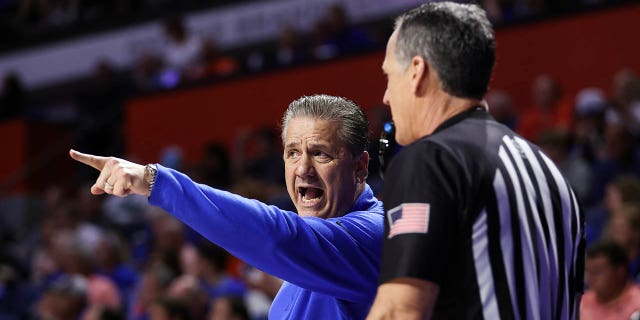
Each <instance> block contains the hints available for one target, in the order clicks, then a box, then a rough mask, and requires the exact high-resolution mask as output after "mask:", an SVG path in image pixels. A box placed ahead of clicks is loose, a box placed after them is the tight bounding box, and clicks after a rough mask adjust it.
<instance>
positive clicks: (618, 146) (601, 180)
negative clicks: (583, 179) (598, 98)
mask: <svg viewBox="0 0 640 320" xmlns="http://www.w3.org/2000/svg"><path fill="white" fill-rule="evenodd" d="M604 139H605V150H604V155H603V156H602V158H601V159H598V160H597V161H596V162H595V164H594V165H593V177H594V178H593V185H592V186H591V191H592V195H591V199H593V201H594V202H595V203H597V202H599V201H600V200H601V199H602V197H603V195H604V187H605V186H606V185H607V184H608V183H609V182H610V181H612V180H613V179H615V177H617V176H619V175H627V174H628V175H634V176H636V177H638V178H640V149H639V148H638V145H637V144H636V143H635V140H634V138H633V135H632V134H631V131H629V130H628V128H627V127H626V126H625V125H624V124H623V123H621V121H620V120H619V119H615V118H610V119H608V120H607V123H606V125H605V131H604Z"/></svg>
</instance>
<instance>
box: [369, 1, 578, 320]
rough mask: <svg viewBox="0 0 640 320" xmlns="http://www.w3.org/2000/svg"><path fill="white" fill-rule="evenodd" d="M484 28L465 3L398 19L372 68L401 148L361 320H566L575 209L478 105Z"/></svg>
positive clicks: (483, 83) (529, 148) (530, 149)
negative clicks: (379, 73) (372, 287)
mask: <svg viewBox="0 0 640 320" xmlns="http://www.w3.org/2000/svg"><path fill="white" fill-rule="evenodd" d="M494 60H495V42H494V36H493V31H492V28H491V25H490V23H489V21H488V20H487V17H486V15H485V13H484V12H483V11H482V9H480V8H479V7H477V6H475V5H465V4H455V3H447V2H440V3H433V2H432V3H427V4H425V5H422V6H420V7H418V8H416V9H413V10H411V11H409V12H407V13H405V14H403V15H401V16H400V17H399V18H398V19H397V21H396V26H395V31H394V32H393V34H392V35H391V37H390V38H389V42H388V44H387V50H386V55H385V60H384V63H383V65H382V69H383V71H384V73H385V75H386V76H387V90H386V92H385V94H384V103H385V104H387V105H389V106H390V107H391V113H392V116H393V120H394V122H395V125H396V140H397V141H398V143H399V144H401V145H404V146H405V147H404V148H403V149H402V150H401V151H400V152H399V153H398V154H397V155H396V156H395V158H394V159H393V161H392V162H391V164H390V166H389V168H388V169H387V173H386V174H385V177H386V180H385V186H384V193H383V195H384V208H385V213H386V217H385V221H386V227H385V236H384V244H383V252H382V261H381V273H380V286H379V288H378V293H377V297H376V300H375V302H374V305H373V307H372V309H371V312H370V314H369V319H431V318H433V319H574V318H576V316H577V314H576V310H578V309H579V308H578V307H579V306H578V304H579V298H580V296H581V293H582V284H583V259H584V240H583V238H584V230H583V226H584V215H583V212H582V210H581V208H580V205H579V203H578V201H577V200H576V196H575V194H574V192H573V190H572V189H571V187H570V186H569V184H568V183H567V181H566V180H565V179H564V178H563V177H562V175H561V174H560V172H559V171H558V169H557V168H556V166H555V165H554V164H553V163H552V161H551V160H550V159H549V158H548V157H547V156H546V155H544V154H543V153H542V152H541V151H540V149H539V148H538V147H536V146H535V145H533V144H531V143H530V142H528V141H526V140H524V139H523V138H521V137H520V136H518V135H516V134H515V133H514V132H513V131H511V130H510V129H508V128H507V127H505V126H503V125H501V124H499V123H498V122H496V121H495V120H494V119H493V118H492V117H491V116H490V115H489V114H488V112H487V110H486V104H484V102H483V101H482V99H483V96H484V95H485V93H486V91H487V88H488V85H489V79H490V77H491V73H492V69H493V64H494Z"/></svg>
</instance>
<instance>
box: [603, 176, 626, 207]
mask: <svg viewBox="0 0 640 320" xmlns="http://www.w3.org/2000/svg"><path fill="white" fill-rule="evenodd" d="M604 201H605V205H606V207H607V209H609V210H611V211H615V210H616V209H618V208H620V206H621V205H622V193H621V192H620V189H618V187H617V186H616V185H615V184H613V183H609V184H608V185H607V187H606V190H605V195H604Z"/></svg>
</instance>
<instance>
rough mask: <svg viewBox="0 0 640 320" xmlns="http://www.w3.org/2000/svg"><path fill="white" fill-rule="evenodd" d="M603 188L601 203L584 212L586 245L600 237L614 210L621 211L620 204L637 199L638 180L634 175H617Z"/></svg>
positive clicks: (638, 196)
mask: <svg viewBox="0 0 640 320" xmlns="http://www.w3.org/2000/svg"><path fill="white" fill-rule="evenodd" d="M605 190H606V192H605V197H604V201H603V204H602V205H599V206H597V207H593V208H591V209H589V210H587V213H586V217H587V219H586V227H585V230H586V231H585V233H586V240H587V246H588V245H590V244H591V243H593V242H596V241H597V240H599V239H600V237H601V236H602V232H603V228H604V226H605V225H607V224H608V223H609V221H610V219H611V217H612V216H613V215H614V214H615V213H616V212H620V211H621V208H622V206H624V205H625V204H629V203H633V202H638V201H639V199H640V180H638V178H636V177H634V176H619V177H617V178H616V179H614V180H613V181H611V182H610V183H609V184H607V186H606V188H605Z"/></svg>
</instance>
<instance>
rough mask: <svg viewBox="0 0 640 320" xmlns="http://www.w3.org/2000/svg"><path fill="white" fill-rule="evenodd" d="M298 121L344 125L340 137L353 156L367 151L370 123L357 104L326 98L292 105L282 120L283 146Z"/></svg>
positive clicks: (343, 99) (308, 99) (337, 98)
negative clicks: (292, 124)
mask: <svg viewBox="0 0 640 320" xmlns="http://www.w3.org/2000/svg"><path fill="white" fill-rule="evenodd" d="M297 117H309V118H312V119H322V120H327V121H331V122H337V123H339V124H340V126H339V129H338V137H339V139H340V142H341V143H342V144H343V145H344V146H346V147H347V149H348V150H349V152H350V153H351V154H352V155H354V156H357V155H359V154H361V153H363V152H364V151H366V150H367V147H368V143H369V137H368V133H369V122H368V121H367V117H366V115H365V113H364V111H362V109H361V108H360V107H359V106H358V105H357V104H355V103H354V102H353V101H351V100H349V99H346V98H342V97H335V96H330V95H326V94H319V95H313V96H304V97H301V98H299V99H296V100H294V101H293V102H291V103H290V104H289V107H288V108H287V111H285V113H284V115H283V116H282V143H283V144H284V143H285V141H284V140H285V135H286V133H287V126H288V125H289V121H291V119H293V118H297Z"/></svg>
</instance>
